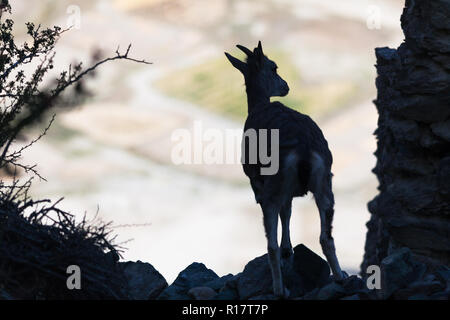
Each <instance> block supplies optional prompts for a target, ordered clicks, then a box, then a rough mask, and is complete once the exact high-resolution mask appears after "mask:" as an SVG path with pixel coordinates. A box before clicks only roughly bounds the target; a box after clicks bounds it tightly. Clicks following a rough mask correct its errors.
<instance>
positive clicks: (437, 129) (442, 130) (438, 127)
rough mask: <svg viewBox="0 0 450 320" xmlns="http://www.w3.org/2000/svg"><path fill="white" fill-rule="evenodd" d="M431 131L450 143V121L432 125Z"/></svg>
mask: <svg viewBox="0 0 450 320" xmlns="http://www.w3.org/2000/svg"><path fill="white" fill-rule="evenodd" d="M431 130H432V131H433V133H434V134H435V135H437V136H438V137H440V138H442V139H444V140H445V141H447V142H450V119H448V120H446V121H442V122H436V123H433V124H432V125H431Z"/></svg>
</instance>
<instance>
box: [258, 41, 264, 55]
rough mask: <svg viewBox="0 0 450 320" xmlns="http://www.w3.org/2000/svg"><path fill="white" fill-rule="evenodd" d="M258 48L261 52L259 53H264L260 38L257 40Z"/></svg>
mask: <svg viewBox="0 0 450 320" xmlns="http://www.w3.org/2000/svg"><path fill="white" fill-rule="evenodd" d="M258 50H259V52H260V53H261V55H262V54H264V53H263V49H262V45H261V40H259V41H258Z"/></svg>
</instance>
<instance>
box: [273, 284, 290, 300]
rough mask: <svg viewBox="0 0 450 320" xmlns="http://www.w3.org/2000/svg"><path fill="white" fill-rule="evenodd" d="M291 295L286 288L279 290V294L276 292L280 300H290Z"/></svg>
mask: <svg viewBox="0 0 450 320" xmlns="http://www.w3.org/2000/svg"><path fill="white" fill-rule="evenodd" d="M290 294H291V292H290V291H289V290H288V288H286V287H284V288H283V290H279V291H278V292H275V296H276V297H277V298H278V299H288V298H289V295H290Z"/></svg>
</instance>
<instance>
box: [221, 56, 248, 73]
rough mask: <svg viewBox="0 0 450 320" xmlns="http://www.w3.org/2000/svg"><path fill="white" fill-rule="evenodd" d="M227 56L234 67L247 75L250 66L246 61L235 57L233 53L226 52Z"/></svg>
mask: <svg viewBox="0 0 450 320" xmlns="http://www.w3.org/2000/svg"><path fill="white" fill-rule="evenodd" d="M225 56H226V57H227V58H228V60H229V61H230V62H231V64H232V65H233V67H235V68H236V69H238V70H239V71H240V72H242V74H243V75H244V76H245V75H247V72H248V66H247V64H246V63H245V62H243V61H241V60H239V59H237V58H235V57H233V56H232V55H231V54H229V53H227V52H225Z"/></svg>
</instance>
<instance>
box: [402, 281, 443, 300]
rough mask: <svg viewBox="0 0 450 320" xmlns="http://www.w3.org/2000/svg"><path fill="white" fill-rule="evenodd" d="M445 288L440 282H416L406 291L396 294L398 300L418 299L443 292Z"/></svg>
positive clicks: (405, 289)
mask: <svg viewBox="0 0 450 320" xmlns="http://www.w3.org/2000/svg"><path fill="white" fill-rule="evenodd" d="M443 289H444V288H443V286H442V284H441V283H440V282H439V281H415V282H413V283H412V284H410V285H408V286H407V287H406V288H404V289H400V290H398V291H397V292H395V293H394V298H395V299H396V300H406V299H411V298H413V297H415V298H413V299H417V298H418V297H430V296H431V295H432V294H433V293H437V292H439V291H442V290H443Z"/></svg>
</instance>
